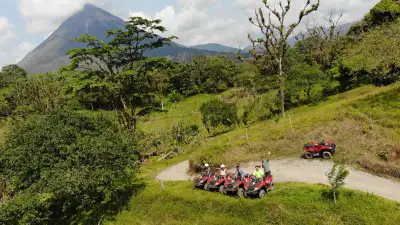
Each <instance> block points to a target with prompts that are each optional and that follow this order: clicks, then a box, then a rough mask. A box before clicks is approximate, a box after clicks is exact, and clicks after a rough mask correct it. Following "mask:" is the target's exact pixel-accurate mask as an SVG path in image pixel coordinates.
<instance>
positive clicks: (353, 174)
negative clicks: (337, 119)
mask: <svg viewBox="0 0 400 225" xmlns="http://www.w3.org/2000/svg"><path fill="white" fill-rule="evenodd" d="M260 164H261V163H260V162H249V163H243V164H241V167H242V169H243V170H244V171H245V173H252V172H253V171H254V167H255V165H260ZM332 165H333V164H332V162H331V161H320V160H312V161H309V160H301V159H282V160H271V161H270V167H271V170H272V174H273V175H274V179H275V181H276V182H305V183H310V184H316V183H321V184H328V179H327V178H326V176H325V173H326V172H327V171H329V170H330V169H331V168H332ZM188 168H189V161H184V162H181V163H179V164H177V165H175V166H172V167H170V168H168V169H166V170H164V171H162V172H161V173H160V174H159V175H158V176H157V178H156V179H159V180H160V179H161V180H170V181H179V180H190V179H191V176H190V175H188V174H187V171H188ZM349 169H350V175H349V177H348V178H347V179H346V185H345V187H347V188H350V189H355V190H360V191H364V192H368V193H373V194H376V195H379V196H382V197H384V198H388V199H391V200H395V201H398V202H400V183H399V182H397V181H392V180H389V179H385V178H382V177H378V176H375V175H371V174H369V173H366V172H362V171H358V170H354V169H351V168H349Z"/></svg>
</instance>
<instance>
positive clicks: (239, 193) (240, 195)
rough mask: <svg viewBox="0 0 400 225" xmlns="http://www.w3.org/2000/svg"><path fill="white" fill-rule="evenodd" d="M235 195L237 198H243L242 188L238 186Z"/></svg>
mask: <svg viewBox="0 0 400 225" xmlns="http://www.w3.org/2000/svg"><path fill="white" fill-rule="evenodd" d="M237 195H238V196H239V198H243V197H244V189H243V188H239V190H238V191H237Z"/></svg>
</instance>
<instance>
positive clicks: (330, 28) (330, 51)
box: [296, 13, 345, 79]
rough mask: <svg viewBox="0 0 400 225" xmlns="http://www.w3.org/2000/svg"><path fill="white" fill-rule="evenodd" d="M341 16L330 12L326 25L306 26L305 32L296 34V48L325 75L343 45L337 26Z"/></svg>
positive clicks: (336, 58)
mask: <svg viewBox="0 0 400 225" xmlns="http://www.w3.org/2000/svg"><path fill="white" fill-rule="evenodd" d="M341 18H342V14H340V15H338V16H335V15H334V14H333V13H331V14H330V15H329V17H328V18H327V19H326V21H327V25H325V24H323V25H316V26H313V27H309V26H307V33H303V32H302V33H300V35H297V36H296V39H297V40H298V42H297V43H296V49H298V51H299V52H300V53H301V54H302V55H303V56H304V60H305V61H306V62H307V63H308V64H309V65H311V66H314V65H319V66H320V67H321V70H322V71H324V73H325V74H326V75H329V72H328V71H329V70H330V69H332V68H333V67H334V65H335V63H336V61H337V60H338V59H339V56H340V55H341V53H342V51H343V48H344V46H345V45H344V40H343V39H342V38H341V35H342V30H341V29H340V27H339V26H338V25H339V22H340V19H341ZM330 78H331V79H333V77H330Z"/></svg>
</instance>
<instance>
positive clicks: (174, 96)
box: [168, 90, 183, 103]
mask: <svg viewBox="0 0 400 225" xmlns="http://www.w3.org/2000/svg"><path fill="white" fill-rule="evenodd" d="M168 100H169V101H170V102H173V103H176V102H180V101H182V100H183V96H182V95H181V94H180V93H179V92H177V91H175V90H173V91H172V92H171V93H170V94H169V95H168Z"/></svg>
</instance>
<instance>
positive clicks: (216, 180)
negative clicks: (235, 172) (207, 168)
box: [204, 173, 231, 194]
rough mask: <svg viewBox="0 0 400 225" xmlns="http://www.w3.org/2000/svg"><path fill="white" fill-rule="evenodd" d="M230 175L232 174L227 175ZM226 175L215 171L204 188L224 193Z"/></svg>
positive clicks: (227, 175)
mask: <svg viewBox="0 0 400 225" xmlns="http://www.w3.org/2000/svg"><path fill="white" fill-rule="evenodd" d="M229 176H231V174H226V176H225V177H227V178H228V177H229ZM225 177H224V176H222V175H220V173H215V174H214V175H212V176H211V177H210V178H209V179H208V180H207V183H206V184H205V185H204V189H205V190H207V191H213V190H218V191H219V192H220V193H221V194H223V193H224V185H223V184H224V183H225Z"/></svg>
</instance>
